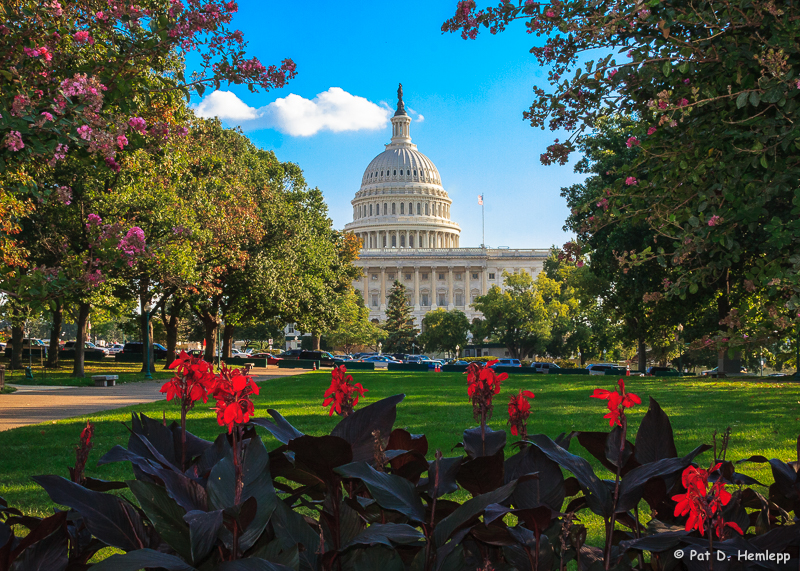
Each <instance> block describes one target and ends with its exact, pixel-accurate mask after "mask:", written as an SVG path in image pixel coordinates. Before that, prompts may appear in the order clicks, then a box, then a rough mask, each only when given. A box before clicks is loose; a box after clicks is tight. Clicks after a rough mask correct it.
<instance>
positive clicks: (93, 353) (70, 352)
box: [58, 341, 108, 361]
mask: <svg viewBox="0 0 800 571" xmlns="http://www.w3.org/2000/svg"><path fill="white" fill-rule="evenodd" d="M76 343H77V341H67V342H66V343H64V345H62V346H61V347H59V349H58V356H59V358H60V359H74V358H75V344H76ZM107 355H108V349H104V348H102V347H97V346H96V345H95V344H94V343H90V342H89V341H86V342H85V343H84V344H83V358H84V360H86V361H102V360H103V359H105V358H106V356H107Z"/></svg>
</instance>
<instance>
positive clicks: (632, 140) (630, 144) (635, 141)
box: [625, 137, 641, 149]
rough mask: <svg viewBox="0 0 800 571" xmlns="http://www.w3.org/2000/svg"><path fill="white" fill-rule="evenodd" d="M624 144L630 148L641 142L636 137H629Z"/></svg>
mask: <svg viewBox="0 0 800 571" xmlns="http://www.w3.org/2000/svg"><path fill="white" fill-rule="evenodd" d="M625 144H626V145H627V146H628V148H629V149H630V148H631V147H638V146H639V145H640V144H641V143H640V142H639V139H637V138H636V137H629V138H628V140H627V141H626V143H625Z"/></svg>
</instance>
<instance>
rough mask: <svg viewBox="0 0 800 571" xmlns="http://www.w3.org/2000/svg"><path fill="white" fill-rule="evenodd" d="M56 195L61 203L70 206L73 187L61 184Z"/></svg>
mask: <svg viewBox="0 0 800 571" xmlns="http://www.w3.org/2000/svg"><path fill="white" fill-rule="evenodd" d="M56 197H57V198H58V201H59V202H60V203H61V204H63V205H65V206H69V204H70V203H71V202H72V189H71V188H70V187H68V186H59V187H58V188H57V189H56Z"/></svg>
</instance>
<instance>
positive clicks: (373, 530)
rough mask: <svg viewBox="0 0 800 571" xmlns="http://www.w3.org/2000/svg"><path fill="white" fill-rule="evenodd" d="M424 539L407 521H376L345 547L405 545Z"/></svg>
mask: <svg viewBox="0 0 800 571" xmlns="http://www.w3.org/2000/svg"><path fill="white" fill-rule="evenodd" d="M424 539H425V536H424V535H422V533H421V532H420V531H419V530H417V529H416V528H414V527H411V526H410V525H408V524H407V523H383V524H381V523H376V524H373V525H371V526H369V527H368V528H366V529H365V530H364V531H362V532H361V533H359V534H358V535H357V536H356V537H354V538H353V539H352V540H351V541H350V542H349V543H348V544H347V545H346V546H344V547H343V550H344V549H347V548H348V547H352V546H354V545H378V544H381V545H386V546H387V547H393V546H394V545H407V544H412V543H417V542H418V541H422V540H424Z"/></svg>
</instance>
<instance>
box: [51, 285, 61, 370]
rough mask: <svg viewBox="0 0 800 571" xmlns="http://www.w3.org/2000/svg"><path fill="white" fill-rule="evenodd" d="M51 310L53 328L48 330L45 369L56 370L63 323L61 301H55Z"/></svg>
mask: <svg viewBox="0 0 800 571" xmlns="http://www.w3.org/2000/svg"><path fill="white" fill-rule="evenodd" d="M55 303H56V305H55V307H54V308H53V326H52V328H51V329H50V347H49V348H48V349H47V368H48V369H56V368H58V349H59V343H60V342H61V325H62V324H63V322H64V306H63V303H62V300H61V299H60V298H59V299H56V302H55Z"/></svg>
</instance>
